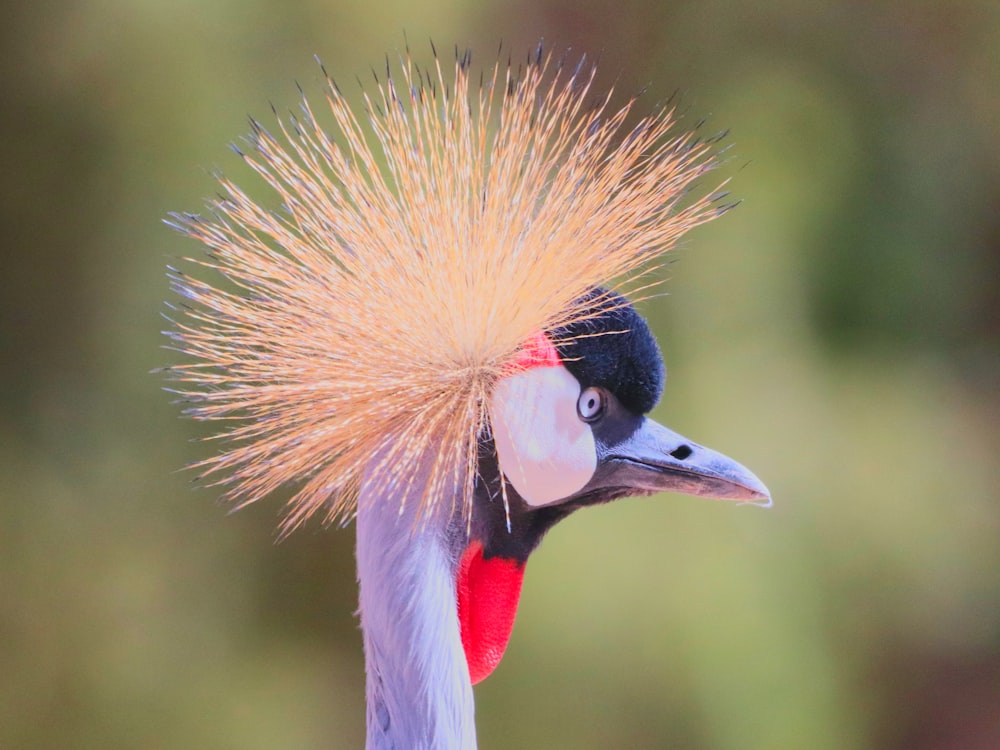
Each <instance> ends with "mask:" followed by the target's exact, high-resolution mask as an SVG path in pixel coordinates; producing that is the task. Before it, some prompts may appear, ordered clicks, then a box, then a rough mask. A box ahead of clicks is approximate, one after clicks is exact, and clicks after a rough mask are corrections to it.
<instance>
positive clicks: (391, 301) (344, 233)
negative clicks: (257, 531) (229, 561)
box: [169, 53, 724, 531]
mask: <svg viewBox="0 0 1000 750" xmlns="http://www.w3.org/2000/svg"><path fill="white" fill-rule="evenodd" d="M593 78H594V68H592V67H589V68H585V67H584V66H583V65H582V63H581V64H580V65H577V66H575V67H566V66H565V65H564V64H563V63H562V62H560V61H558V60H555V59H554V58H553V57H552V56H551V55H542V54H541V53H539V54H538V55H537V57H535V58H534V59H531V60H530V61H529V63H528V64H527V65H526V66H525V67H524V68H523V69H521V70H519V71H518V70H514V69H512V68H511V66H510V64H509V63H508V64H506V65H502V64H499V63H498V64H497V65H496V66H495V67H494V68H493V69H492V71H491V72H490V73H489V74H488V75H486V76H484V77H482V78H481V79H480V82H479V83H478V85H473V83H472V82H471V80H470V79H471V77H470V68H469V57H468V55H467V54H466V55H462V56H458V55H456V60H455V67H454V75H453V78H451V77H446V75H445V73H444V71H443V70H442V66H441V63H440V61H439V60H437V59H436V58H435V61H434V68H433V70H432V71H427V70H422V69H420V68H419V67H418V66H417V65H416V64H415V63H414V62H413V61H412V60H411V59H410V58H409V57H408V56H407V57H406V58H404V59H403V60H401V62H400V66H399V72H398V74H396V75H395V76H387V78H386V79H385V80H384V81H381V82H378V83H377V86H376V88H375V89H374V95H369V94H365V95H364V102H365V116H364V117H363V118H359V117H358V116H357V115H356V114H355V112H354V111H353V110H352V108H351V107H350V106H349V105H348V103H347V101H346V99H345V97H344V96H343V95H342V94H341V92H340V90H339V89H338V88H337V86H336V85H335V84H334V83H333V82H332V81H331V80H329V78H328V79H327V81H328V86H327V92H326V101H327V103H328V105H329V108H330V111H331V113H332V120H333V128H332V129H330V130H326V129H324V128H323V127H322V126H321V125H320V124H319V122H318V120H317V118H316V117H314V115H313V112H312V110H311V108H310V105H309V103H308V102H307V101H306V99H305V97H304V96H303V99H302V102H301V107H300V108H301V114H300V115H299V116H296V117H293V118H290V119H289V120H288V121H287V122H284V123H281V124H280V125H279V127H280V132H279V133H278V134H277V135H272V134H271V133H269V132H268V131H267V130H266V129H265V128H263V127H262V126H260V125H259V124H257V123H253V124H252V133H251V135H250V136H249V138H248V147H247V148H246V149H243V150H241V149H237V151H238V153H240V155H241V156H242V157H243V158H244V159H245V161H246V163H247V164H249V165H250V167H251V168H252V169H253V170H255V171H256V172H257V173H258V174H259V176H260V177H261V178H262V179H263V181H264V183H266V185H267V186H268V187H269V188H270V190H272V191H273V193H274V194H275V195H276V196H277V198H278V200H279V201H280V208H279V209H277V210H272V209H269V208H266V207H264V206H262V205H261V204H259V203H258V202H256V201H255V200H254V199H253V198H251V197H250V196H249V195H248V194H247V193H246V192H244V191H243V190H242V189H241V188H240V187H238V186H237V185H235V184H234V183H233V182H231V181H230V180H228V179H226V178H224V177H220V178H219V182H220V184H221V188H222V197H220V198H219V199H218V200H217V201H215V202H213V204H212V205H211V215H210V216H207V217H201V216H197V215H193V214H183V215H175V216H174V217H173V224H174V225H175V226H176V227H177V228H178V229H180V230H181V231H182V232H184V233H185V234H187V235H189V236H191V237H193V238H195V239H197V240H199V241H200V242H202V243H203V244H204V245H206V246H207V247H208V249H209V253H208V254H207V256H205V257H202V258H190V259H187V261H188V263H189V264H190V263H193V264H196V265H197V266H198V267H200V268H201V269H203V270H204V269H208V270H210V271H214V272H217V273H216V274H215V275H216V276H217V277H219V281H218V282H217V283H215V284H212V283H209V282H207V281H205V280H203V279H202V278H201V276H204V275H205V274H204V273H202V271H198V270H197V269H196V270H195V271H194V275H192V273H185V272H181V271H172V279H173V283H174V287H175V289H176V290H177V291H178V292H179V294H181V295H182V296H183V297H184V298H185V304H184V305H182V306H179V307H178V308H177V310H178V319H177V320H176V322H175V323H174V329H173V330H172V331H170V332H169V335H170V336H171V338H172V339H173V342H174V346H175V348H176V349H178V350H179V351H181V352H183V353H184V354H185V355H188V356H189V357H190V358H191V361H188V362H185V363H182V364H178V365H175V366H173V367H171V368H169V370H170V373H171V376H172V378H173V379H174V380H175V381H177V382H178V383H179V385H178V386H177V390H178V392H179V393H180V395H181V397H182V399H183V400H185V401H187V402H189V403H190V404H191V405H190V408H189V409H188V411H187V413H188V414H189V415H190V416H192V417H194V418H196V419H199V420H225V421H226V423H227V427H226V429H225V430H224V431H223V432H222V433H221V434H220V435H219V437H222V438H224V439H225V441H226V445H225V448H224V449H223V450H222V451H221V452H219V453H218V454H217V455H214V456H212V457H210V458H207V459H205V460H203V461H201V462H200V463H199V464H197V467H198V468H199V469H200V470H201V471H202V472H203V477H204V478H205V481H207V482H208V483H209V484H215V485H224V486H226V487H227V488H228V489H227V493H226V494H227V497H228V498H229V499H231V500H233V501H235V502H236V503H238V504H240V505H244V504H247V503H250V502H254V501H256V500H258V499H260V498H262V497H264V496H265V495H268V494H269V493H271V492H273V491H274V490H276V489H278V488H279V487H282V486H285V485H297V491H296V493H295V494H294V496H293V497H292V498H291V500H290V501H289V509H288V514H287V516H286V518H285V521H284V524H283V530H285V531H287V530H290V529H292V528H294V527H297V526H298V525H300V524H301V523H303V522H304V521H305V520H306V519H308V518H309V517H310V516H312V515H313V514H315V513H317V512H318V511H320V510H321V509H322V510H323V511H324V514H325V516H326V518H327V520H330V521H335V520H339V521H347V520H349V519H350V518H351V517H352V516H353V513H354V511H355V505H356V496H357V489H358V486H359V483H360V481H361V478H362V474H363V472H364V471H365V470H366V467H367V466H368V464H369V463H370V462H371V461H372V460H373V456H377V457H378V458H377V459H376V460H377V461H378V462H379V463H380V465H381V466H382V467H389V466H392V467H395V468H394V471H392V472H385V471H378V472H376V473H377V474H378V475H380V476H385V475H387V474H389V473H391V474H392V475H394V476H396V477H399V481H413V479H412V478H413V477H414V476H416V475H417V472H416V471H415V468H416V466H415V463H416V462H417V461H418V460H419V458H420V457H421V456H426V455H429V454H433V455H435V456H436V459H435V464H434V466H433V467H432V468H431V470H430V474H429V480H428V486H427V490H426V492H425V493H424V506H425V507H424V510H425V511H426V512H427V513H429V512H430V511H431V510H433V509H434V507H435V506H436V504H437V498H440V497H458V498H464V501H465V503H466V508H468V507H470V503H471V493H472V487H473V483H474V481H475V477H476V464H477V445H478V438H479V436H480V435H482V434H484V432H485V431H487V430H488V429H489V419H490V415H489V403H490V398H489V397H490V394H491V392H492V389H493V388H494V385H495V384H496V382H497V380H498V379H499V378H500V377H502V376H503V375H504V373H505V371H506V368H507V367H508V366H509V364H510V363H511V362H512V361H513V360H514V359H515V358H516V356H517V354H518V351H519V347H520V346H521V345H522V343H523V342H525V341H527V340H528V339H529V337H530V336H531V335H532V334H533V333H534V332H537V331H540V330H544V331H549V330H552V329H555V328H557V327H559V326H562V325H565V324H567V323H569V322H571V321H573V320H576V319H579V318H580V317H581V316H584V315H586V314H588V312H587V306H586V305H585V304H581V303H580V300H581V299H582V298H583V297H584V295H585V294H586V293H587V292H588V291H590V290H592V289H593V288H594V287H595V286H602V285H609V284H611V283H613V282H614V281H615V280H618V281H621V280H625V281H628V280H629V279H634V278H635V277H636V276H637V275H641V274H642V273H643V272H644V270H647V269H648V267H649V263H650V261H653V260H655V259H656V258H657V257H658V256H660V255H661V254H662V253H663V252H665V251H666V250H669V249H670V248H671V247H672V246H673V245H674V243H675V242H676V240H677V239H678V238H679V237H680V235H682V234H683V233H684V232H685V231H687V230H688V229H690V228H691V227H694V226H696V225H698V224H701V223H703V222H705V221H707V220H709V219H711V218H712V217H714V216H716V215H718V214H719V213H720V212H721V210H723V208H724V207H722V208H720V207H718V206H717V205H715V203H714V202H713V197H711V196H709V197H704V198H701V199H698V200H692V201H690V202H688V203H687V204H686V205H681V200H682V199H683V198H684V197H685V196H686V195H687V193H688V190H689V188H690V186H691V183H692V181H693V180H695V179H696V178H697V177H698V176H699V175H701V174H702V173H704V172H705V171H706V170H707V169H709V168H710V167H711V166H713V160H712V154H711V146H710V145H709V144H707V143H705V142H702V141H699V140H698V139H696V138H695V137H694V136H692V135H690V134H680V135H676V134H674V132H673V131H674V121H673V117H672V112H670V111H661V112H658V113H656V114H654V115H652V116H649V117H646V118H644V119H641V120H640V121H639V122H638V123H637V124H635V125H634V126H631V127H629V128H628V129H626V128H625V122H626V119H627V116H628V114H629V112H630V109H631V107H632V104H633V102H629V103H628V104H627V105H626V106H625V107H623V108H621V109H618V110H611V109H610V108H609V98H610V94H609V95H608V96H605V97H603V98H602V99H601V100H599V101H598V102H597V103H596V105H595V104H593V103H592V102H591V99H592V97H591V93H590V89H591V84H592V82H593ZM432 447H433V451H432V450H431V448H432ZM445 493H447V494H445Z"/></svg>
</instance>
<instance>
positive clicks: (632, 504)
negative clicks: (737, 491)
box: [0, 0, 1000, 750]
mask: <svg viewBox="0 0 1000 750" xmlns="http://www.w3.org/2000/svg"><path fill="white" fill-rule="evenodd" d="M2 13H3V21H2V23H0V40H2V52H0V54H2V59H3V63H4V65H3V76H2V83H0V86H2V92H0V94H2V95H0V228H2V245H0V247H2V263H3V266H2V268H3V275H2V293H0V309H2V328H0V386H2V387H0V409H2V411H0V477H2V481H0V493H2V503H0V748H3V750H21V749H24V748H31V749H34V748H185V749H187V748H241V750H246V749H248V748H261V749H264V748H278V747H280V748H356V747H360V746H361V745H362V742H363V723H364V717H363V713H364V711H363V663H362V656H361V639H360V634H359V631H358V629H357V623H356V621H355V619H354V616H353V614H352V613H353V610H354V607H355V605H356V593H355V582H354V573H353V557H352V556H353V551H352V548H353V531H352V530H350V529H347V530H336V529H324V528H322V527H320V526H318V525H317V526H313V527H310V528H308V529H307V530H305V531H302V532H299V533H296V534H295V535H294V536H293V537H292V538H290V539H288V540H287V541H285V542H283V543H280V544H275V527H276V522H277V518H278V511H279V506H280V503H279V502H277V501H275V502H272V503H263V504H260V505H259V506H256V507H252V508H250V509H248V510H245V511H243V512H240V513H238V514H234V515H231V516H229V515H226V509H225V508H223V507H221V506H220V505H219V504H218V503H217V502H216V501H215V495H214V493H213V492H212V491H210V490H198V491H194V490H193V489H192V486H191V483H190V479H191V477H190V476H188V475H187V474H185V473H184V472H181V471H178V469H179V468H180V467H183V466H184V465H185V464H187V463H188V462H190V461H192V460H194V459H195V458H197V457H199V456H202V455H204V452H205V450H208V448H207V447H206V446H203V445H199V444H198V443H197V442H196V441H195V440H194V438H196V437H197V436H198V435H200V434H203V432H202V431H201V430H200V428H199V426H198V425H195V424H192V423H190V422H187V421H184V420H181V419H179V418H178V416H177V410H176V408H175V407H173V406H172V405H171V404H170V397H169V395H168V394H165V393H163V392H162V391H161V390H160V387H161V385H162V383H161V382H160V380H159V379H158V378H157V377H156V376H153V375H150V374H149V370H151V369H152V368H154V367H157V366H160V365H163V364H166V363H169V362H170V361H171V354H170V353H169V352H166V351H164V350H162V349H161V348H160V347H161V345H162V344H163V339H162V337H161V336H160V335H159V330H160V329H161V328H162V327H163V326H164V324H163V322H162V320H161V319H160V317H159V316H160V313H161V311H162V310H163V307H162V300H164V299H166V298H167V297H168V296H169V295H168V291H167V282H166V277H165V265H166V264H167V263H169V262H171V259H172V258H173V257H175V256H180V255H184V254H189V253H193V252H197V248H196V247H194V246H193V243H191V242H190V241H188V240H185V239H184V238H182V237H180V236H178V235H175V234H173V233H172V232H171V231H170V230H168V229H167V228H165V227H164V226H163V225H162V224H161V223H160V222H161V219H162V218H163V217H164V216H165V214H166V213H167V212H168V211H172V210H199V209H200V208H201V206H202V205H203V199H204V197H205V196H208V195H211V194H212V193H213V192H214V184H213V182H212V180H211V178H210V176H209V172H210V170H211V169H213V168H214V167H216V166H218V167H221V168H222V169H223V170H230V171H231V170H234V169H237V168H238V166H239V165H238V160H237V159H236V157H235V156H233V155H232V154H231V153H230V152H229V151H228V150H227V148H226V146H227V144H228V143H229V142H231V141H233V140H235V139H237V138H238V137H239V136H240V135H241V134H243V133H244V132H246V130H247V124H246V116H247V114H253V115H255V116H258V117H260V118H261V119H263V120H265V121H267V118H269V117H270V116H271V115H270V105H269V103H270V102H274V103H275V105H276V106H277V107H278V108H279V109H284V108H287V107H289V106H293V105H294V104H295V101H296V97H297V93H296V89H295V81H298V82H300V83H301V84H302V85H303V87H304V88H305V89H306V91H307V92H309V93H311V94H312V95H313V96H316V97H319V96H320V94H321V88H322V86H321V78H320V73H319V70H318V68H317V66H316V65H315V63H314V62H313V61H312V55H313V54H314V53H316V54H318V55H320V56H321V57H322V59H323V61H324V62H325V64H326V66H327V67H328V68H329V70H330V71H331V73H332V74H333V75H334V76H335V77H336V78H338V79H339V80H343V81H351V80H352V79H353V76H354V74H356V73H357V74H361V75H362V77H367V76H368V75H369V74H368V72H367V71H368V70H369V66H375V67H382V66H383V65H384V54H385V53H386V52H388V53H390V54H391V55H395V54H396V53H397V52H399V51H401V50H402V48H403V46H404V41H403V34H404V31H405V33H406V35H407V37H408V39H409V41H410V45H411V47H413V49H414V50H415V54H416V56H417V57H418V59H423V60H424V61H427V60H428V59H429V58H430V51H429V49H430V45H429V43H428V42H427V40H428V39H430V38H433V39H434V40H435V41H436V42H437V44H438V46H439V49H441V48H443V49H447V50H450V49H451V45H452V44H453V43H456V42H457V43H458V44H459V45H461V46H462V47H465V46H466V45H468V46H471V47H472V48H473V50H474V53H475V55H476V60H477V62H478V64H481V65H484V66H488V65H490V64H492V62H493V61H494V59H495V56H496V49H497V46H498V42H499V41H500V40H501V39H502V40H503V44H504V47H505V49H506V50H511V51H512V52H513V53H514V54H515V55H522V54H526V53H527V51H528V50H529V49H530V48H532V47H533V46H534V45H535V44H536V43H537V41H538V39H539V38H544V39H545V40H546V42H547V44H548V45H549V46H551V47H553V48H557V49H561V48H565V47H568V46H569V47H572V48H573V49H574V50H575V51H578V52H586V53H587V54H588V55H591V56H597V57H599V58H600V60H601V66H600V75H599V81H600V85H601V86H609V85H615V86H616V87H617V88H616V91H617V92H618V93H617V96H618V101H624V99H625V97H626V96H628V95H629V94H632V93H634V92H638V91H640V90H645V92H646V93H645V94H644V95H643V100H642V103H641V104H640V106H639V110H643V109H652V108H653V107H655V106H656V104H657V103H658V102H659V101H661V100H664V99H666V98H668V97H669V96H670V95H672V94H673V93H674V92H675V91H679V92H680V96H681V101H682V103H683V109H684V110H685V113H686V114H685V120H684V122H685V123H686V124H688V125H691V126H693V125H694V124H695V123H696V122H697V121H698V120H700V119H702V118H708V124H707V125H706V126H705V127H706V128H707V130H708V132H714V131H716V130H723V129H727V128H728V129H730V130H731V135H730V137H729V139H728V140H727V143H729V144H731V148H730V150H729V151H728V152H727V161H726V164H725V166H724V168H723V169H722V171H721V172H720V177H721V176H730V177H732V182H731V184H730V188H731V189H732V190H733V191H734V194H735V195H736V196H737V197H739V198H742V199H743V201H744V202H743V204H742V205H741V206H740V207H739V208H738V209H737V210H735V211H733V212H731V213H729V214H727V215H726V216H725V217H724V218H723V219H721V220H719V221H717V222H715V223H713V224H712V225H711V226H708V227H705V228H702V229H699V230H697V231H696V232H694V233H693V234H692V235H690V237H689V239H688V241H687V242H686V244H685V246H684V247H683V248H681V249H680V250H679V251H678V252H677V253H676V255H675V257H676V259H677V262H675V263H673V264H671V265H670V266H669V268H668V270H667V272H666V274H667V275H668V276H669V277H670V278H669V281H668V284H667V286H666V290H667V291H668V292H669V296H666V297H663V298H660V299H657V300H655V301H653V302H649V303H647V304H646V305H645V306H644V308H643V310H644V312H645V313H646V314H647V315H648V316H649V318H650V319H651V321H652V322H653V324H654V327H655V328H656V330H657V333H658V335H659V337H660V340H661V342H662V345H663V349H664V353H665V356H666V358H667V362H668V366H669V367H670V370H671V377H670V379H669V382H668V387H667V392H666V395H665V397H664V399H663V401H662V402H661V404H660V406H659V407H658V409H657V412H656V416H657V417H658V418H659V419H661V420H662V421H664V422H666V423H668V424H670V425H671V426H673V427H674V428H675V429H678V430H680V431H682V432H684V433H685V434H688V435H690V436H692V437H693V438H694V439H697V440H699V441H701V442H704V443H706V444H708V445H711V446H713V447H715V448H717V449H719V450H722V451H725V452H727V453H729V454H730V455H733V456H735V457H736V458H738V459H739V460H741V461H743V462H744V463H746V464H747V465H749V466H751V467H752V468H753V469H754V470H755V471H756V472H757V473H758V474H759V475H760V476H761V477H762V478H763V479H764V480H765V481H766V482H767V483H768V484H769V485H770V487H771V489H772V491H773V493H774V496H775V506H774V508H773V509H771V510H769V511H762V510H757V509H753V508H736V507H733V506H731V505H728V504H724V503H713V502H706V501H700V500H695V499H691V498H685V497H680V496H661V497H657V498H653V499H645V500H630V501H624V502H620V503H617V504H614V505H612V506H609V507H606V508H600V509H596V510H592V511H588V512H586V513H581V514H578V515H577V516H574V517H572V518H571V519H569V520H568V521H566V522H564V523H563V524H562V525H561V526H560V527H558V528H557V529H556V530H555V531H554V532H553V533H552V534H551V535H550V537H549V538H548V539H547V540H546V542H545V544H544V545H543V546H542V548H541V549H540V551H539V552H538V553H537V554H536V556H535V557H534V558H533V560H532V562H531V564H530V566H529V570H530V572H529V574H528V576H527V579H526V588H525V591H524V596H523V600H522V606H521V612H520V615H519V620H518V624H517V627H516V628H515V632H514V636H513V640H512V643H511V647H510V650H509V652H508V655H507V657H506V659H505V660H504V662H503V663H502V664H501V666H500V668H499V670H498V671H497V672H496V673H495V674H494V676H493V677H492V678H490V679H489V680H488V681H486V682H485V683H483V684H482V685H481V686H480V687H478V688H477V703H478V721H479V733H480V745H481V747H483V748H500V747H518V748H519V747H526V748H551V749H556V748H608V747H615V748H619V747H620V748H667V747H670V748H691V749H693V750H698V749H701V748H704V749H706V750H775V749H780V748H811V749H812V750H827V749H829V750H861V749H862V748H890V749H892V748H907V749H909V750H925V749H926V750H931V749H934V750H952V749H954V750H959V749H962V750H969V749H973V750H976V749H979V748H982V749H984V750H985V749H987V748H998V747H1000V468H998V450H1000V439H998V424H1000V408H998V406H1000V387H998V386H1000V364H998V363H1000V343H998V339H1000V295H998V291H1000V253H998V247H1000V8H998V6H997V4H996V3H995V2H972V1H967V0H962V1H956V2H943V1H941V2H913V1H912V0H881V1H878V2H829V1H828V2H824V1H822V0H813V1H811V2H810V1H807V2H790V1H789V0H760V1H758V2H755V3H732V2H720V1H718V0H714V1H713V0H697V1H696V2H695V1H685V2H672V1H669V0H668V1H663V0H656V1H653V0H648V1H646V2H611V1H608V0H506V1H505V2H483V3H474V2H469V1H468V0H465V1H463V0H433V1H431V2H425V3H420V4H417V3H411V2H403V1H402V0H395V1H394V2H389V3H377V2H371V1H370V0H366V1H365V2H362V1H361V0H336V2H333V1H330V0H326V1H324V0H280V1H279V0H243V1H242V2H233V1H232V0H220V1H219V2H209V3H205V2H193V1H192V0H178V1H176V2H156V1H155V0H145V1H143V0H76V1H73V0H39V1H38V2H33V3H24V2H5V3H4V4H3V6H2ZM643 104H645V105H646V106H643Z"/></svg>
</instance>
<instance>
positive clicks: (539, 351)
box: [510, 331, 562, 373]
mask: <svg viewBox="0 0 1000 750" xmlns="http://www.w3.org/2000/svg"><path fill="white" fill-rule="evenodd" d="M560 364H562V363H561V362H560V361H559V352H558V351H556V347H555V345H554V344H553V343H552V341H551V339H549V337H548V336H546V335H545V334H544V333H542V332H541V331H536V332H535V333H533V334H532V335H531V336H530V337H529V338H528V340H527V341H525V342H524V344H522V345H521V349H520V351H518V353H517V357H516V358H515V359H514V361H513V362H511V364H510V369H511V372H512V373H515V372H524V371H525V370H530V369H531V368H533V367H558V366H559V365H560Z"/></svg>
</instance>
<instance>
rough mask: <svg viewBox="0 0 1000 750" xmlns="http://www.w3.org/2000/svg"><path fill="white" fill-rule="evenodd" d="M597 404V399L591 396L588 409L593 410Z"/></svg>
mask: <svg viewBox="0 0 1000 750" xmlns="http://www.w3.org/2000/svg"><path fill="white" fill-rule="evenodd" d="M596 404H597V399H595V398H594V397H593V396H591V398H590V400H589V401H588V402H587V408H588V409H593V408H594V406H595V405H596Z"/></svg>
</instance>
